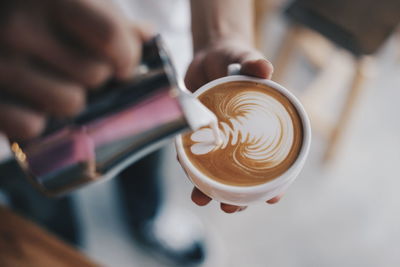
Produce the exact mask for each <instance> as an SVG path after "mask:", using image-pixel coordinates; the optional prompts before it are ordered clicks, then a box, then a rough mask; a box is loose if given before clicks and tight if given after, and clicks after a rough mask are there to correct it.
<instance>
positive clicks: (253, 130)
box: [182, 81, 303, 186]
mask: <svg viewBox="0 0 400 267" xmlns="http://www.w3.org/2000/svg"><path fill="white" fill-rule="evenodd" d="M198 98H199V100H200V101H201V102H202V103H203V104H204V105H205V106H207V108H209V109H210V110H211V111H212V112H214V113H215V115H216V116H217V118H218V122H219V123H218V124H219V125H218V127H219V129H220V132H221V134H222V137H223V140H224V141H223V143H222V144H219V145H217V144H215V142H213V138H212V133H211V130H210V129H209V128H207V127H205V128H202V129H200V130H198V131H196V132H192V133H187V134H185V135H184V136H183V140H182V141H183V146H184V150H185V153H186V155H187V156H188V158H189V160H190V161H191V162H192V164H193V165H194V166H195V167H196V168H197V169H198V170H200V171H201V172H202V173H204V174H205V175H207V176H208V177H210V178H211V179H213V180H216V181H218V182H221V183H224V184H228V185H235V186H253V185H259V184H263V183H265V182H268V181H270V180H272V179H274V178H276V177H278V176H280V175H281V174H283V173H284V172H285V171H286V170H287V169H288V168H290V166H291V165H292V164H293V163H294V162H295V160H296V158H297V156H298V154H299V152H300V149H301V146H302V139H303V128H302V123H301V119H300V117H299V115H298V112H297V110H296V108H295V107H294V105H293V104H292V103H291V102H290V100H289V99H288V98H287V97H286V96H284V95H283V94H282V93H280V92H278V91H277V90H275V89H273V88H271V87H269V86H266V85H264V84H260V83H255V82H250V81H238V82H228V83H225V84H221V85H218V86H216V87H214V88H211V89H209V90H207V91H206V92H204V93H202V94H201V95H200V96H199V97H198Z"/></svg>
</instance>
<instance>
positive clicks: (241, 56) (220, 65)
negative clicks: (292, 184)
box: [185, 40, 282, 213]
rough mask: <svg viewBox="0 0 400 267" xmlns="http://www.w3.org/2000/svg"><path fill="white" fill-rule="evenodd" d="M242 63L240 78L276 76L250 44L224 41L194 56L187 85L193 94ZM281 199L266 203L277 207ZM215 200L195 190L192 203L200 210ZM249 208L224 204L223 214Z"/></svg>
mask: <svg viewBox="0 0 400 267" xmlns="http://www.w3.org/2000/svg"><path fill="white" fill-rule="evenodd" d="M232 63H240V64H241V66H242V68H241V74H244V75H249V76H255V77H259V78H264V79H270V78H271V76H272V72H273V67H272V64H271V63H270V62H269V61H268V60H266V59H265V58H264V57H263V55H262V54H261V53H260V52H259V51H257V50H256V49H254V48H252V47H251V46H249V45H247V44H243V43H241V42H240V41H237V40H224V41H221V42H218V43H215V44H213V45H211V46H209V47H208V48H206V49H203V50H200V51H198V52H196V53H195V55H194V58H193V61H192V63H191V64H190V66H189V68H188V71H187V73H186V77H185V83H186V86H187V87H188V89H189V90H191V91H192V92H193V91H195V90H197V89H198V88H200V87H201V86H202V85H204V84H205V83H207V82H209V81H212V80H215V79H217V78H220V77H223V76H226V75H227V69H228V65H229V64H232ZM281 197H282V196H281V195H280V196H276V197H274V198H272V199H270V200H267V201H266V202H267V203H269V204H274V203H277V202H278V201H279V200H280V199H281ZM211 200H212V199H211V198H210V197H208V196H207V195H205V194H204V193H202V192H201V191H200V190H199V189H197V188H194V189H193V192H192V201H193V202H194V203H196V204H197V205H199V206H204V205H207V204H208V203H209V202H210V201H211ZM245 208H246V207H240V206H235V205H229V204H225V203H221V210H223V211H224V212H226V213H234V212H237V211H242V210H244V209H245Z"/></svg>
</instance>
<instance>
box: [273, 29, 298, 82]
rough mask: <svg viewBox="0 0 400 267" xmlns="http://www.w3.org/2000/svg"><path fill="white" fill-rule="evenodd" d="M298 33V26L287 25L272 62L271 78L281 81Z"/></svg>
mask: <svg viewBox="0 0 400 267" xmlns="http://www.w3.org/2000/svg"><path fill="white" fill-rule="evenodd" d="M299 35H300V27H299V26H298V25H295V24H292V25H290V26H289V28H288V30H287V32H286V34H285V36H284V37H283V39H282V42H281V43H282V45H281V48H280V49H279V51H278V55H277V57H276V60H275V62H274V74H273V77H272V79H273V80H274V81H277V82H278V83H280V82H282V78H283V76H284V74H285V72H286V70H287V67H288V66H289V62H290V59H291V57H292V54H293V52H294V50H295V48H296V44H297V41H298V38H299Z"/></svg>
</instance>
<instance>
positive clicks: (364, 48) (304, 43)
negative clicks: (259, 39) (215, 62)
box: [259, 0, 400, 162]
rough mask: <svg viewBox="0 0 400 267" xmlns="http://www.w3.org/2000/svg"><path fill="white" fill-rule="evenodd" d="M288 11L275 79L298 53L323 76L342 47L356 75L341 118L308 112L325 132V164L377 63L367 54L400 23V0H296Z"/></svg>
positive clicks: (277, 59)
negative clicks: (348, 53)
mask: <svg viewBox="0 0 400 267" xmlns="http://www.w3.org/2000/svg"><path fill="white" fill-rule="evenodd" d="M286 14H287V16H288V17H289V18H290V19H291V23H290V26H289V27H288V29H287V31H286V34H285V36H284V38H283V41H282V45H281V46H280V49H279V52H278V55H277V58H276V60H275V62H274V67H275V72H274V76H273V79H274V80H276V81H278V82H282V81H283V78H284V74H285V72H286V71H287V67H288V66H289V65H290V63H291V61H292V59H293V54H294V52H295V51H299V52H301V53H303V54H304V55H305V56H306V58H307V59H308V60H309V61H310V62H311V63H312V65H314V66H315V67H316V68H317V69H320V71H319V73H320V75H322V73H324V68H326V67H327V64H326V63H325V62H329V60H330V56H334V55H335V54H337V53H342V51H343V50H346V51H349V52H350V53H351V55H352V56H353V61H354V73H353V76H352V78H351V83H350V86H349V87H348V89H347V93H346V96H345V99H344V104H343V106H342V109H341V110H340V111H339V116H338V117H337V120H336V121H335V122H334V123H329V124H328V123H326V120H325V119H324V118H318V114H310V116H311V117H312V122H313V126H314V128H316V129H318V130H320V131H321V132H322V133H325V134H326V136H327V146H326V149H325V152H324V156H323V159H324V162H327V161H328V160H329V159H331V158H333V157H334V155H335V152H336V151H337V146H338V144H339V143H340V139H341V137H342V136H343V132H344V130H345V129H346V128H347V126H348V123H349V120H350V118H351V116H352V113H353V111H354V108H355V106H356V102H357V99H358V98H359V96H360V94H361V90H362V87H363V84H364V83H365V81H366V79H367V78H368V76H369V74H368V73H369V69H370V65H371V62H373V60H371V57H372V56H369V55H371V54H374V53H375V52H376V51H377V50H378V49H379V47H381V46H382V44H383V43H384V41H385V40H386V39H387V38H388V37H389V36H390V35H391V34H392V33H393V32H394V31H395V29H396V27H397V25H398V24H399V22H400V16H399V15H398V14H400V1H398V0H382V1H381V2H376V1H373V0H352V1H347V0H337V1H325V0H295V1H294V2H292V3H291V4H290V6H289V8H288V9H287V10H286ZM259 27H260V26H259ZM316 79H317V80H318V77H316ZM310 87H311V86H310ZM305 92H306V93H305V94H306V95H305V96H304V97H305V98H307V97H309V95H308V96H307V92H308V90H306V91H305ZM310 93H311V92H310ZM311 104H312V103H311ZM315 126H316V127H315Z"/></svg>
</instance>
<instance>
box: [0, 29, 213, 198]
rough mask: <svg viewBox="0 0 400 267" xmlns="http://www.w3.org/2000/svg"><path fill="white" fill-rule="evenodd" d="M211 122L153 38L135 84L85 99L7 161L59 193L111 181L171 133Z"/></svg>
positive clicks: (113, 86)
mask: <svg viewBox="0 0 400 267" xmlns="http://www.w3.org/2000/svg"><path fill="white" fill-rule="evenodd" d="M213 123H215V125H216V117H215V115H214V114H213V113H211V112H210V111H209V110H208V109H207V108H206V107H205V106H203V105H202V104H201V103H200V102H199V101H198V100H197V99H195V98H194V97H193V96H192V95H191V94H190V93H189V92H188V91H187V90H186V89H185V87H184V86H183V82H182V80H181V79H179V78H178V77H177V74H176V71H175V69H174V66H173V64H172V63H171V60H170V57H169V55H168V53H167V51H166V49H165V46H164V44H163V42H162V40H161V37H160V36H156V37H155V38H154V39H153V40H151V41H150V42H148V43H146V44H144V46H143V54H142V60H141V63H140V65H139V66H138V67H137V68H136V70H135V75H134V78H132V79H131V80H130V81H128V82H124V83H118V82H110V83H108V84H107V85H106V86H104V87H102V88H99V89H98V90H96V91H94V92H91V93H89V95H88V98H87V106H86V109H85V110H84V111H83V112H82V113H81V114H79V115H78V116H77V117H75V118H73V119H71V120H66V121H59V120H58V121H51V120H50V123H49V126H48V127H47V130H46V131H45V133H44V134H43V135H42V136H41V137H40V138H37V139H35V140H32V141H30V142H28V143H24V144H17V143H13V144H12V145H11V150H12V151H13V152H14V156H15V159H12V161H13V162H14V165H15V166H18V167H19V168H20V171H21V170H22V172H23V173H24V175H25V176H26V177H27V178H28V179H29V180H30V181H31V182H32V183H33V184H34V186H36V187H37V188H39V189H40V190H41V191H43V192H44V193H46V194H47V195H60V194H65V193H67V192H69V191H72V190H74V189H76V188H78V187H81V186H83V185H86V184H88V183H91V182H95V181H102V180H105V179H108V178H112V177H114V176H115V175H117V174H118V173H119V172H120V171H122V170H123V169H124V168H126V167H128V166H129V165H130V164H132V163H133V162H135V161H136V160H138V159H140V158H141V157H143V156H145V155H146V154H148V153H150V152H152V151H154V150H156V149H157V148H160V147H161V146H162V145H163V144H164V143H165V142H166V141H168V140H170V139H171V138H173V137H174V136H175V135H177V134H179V133H182V132H183V131H186V130H189V129H190V128H191V129H192V130H195V129H197V128H199V127H202V126H206V125H210V124H213ZM16 163H18V164H16ZM0 172H2V169H1V167H0ZM6 172H8V175H9V176H12V173H10V171H9V170H6Z"/></svg>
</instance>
